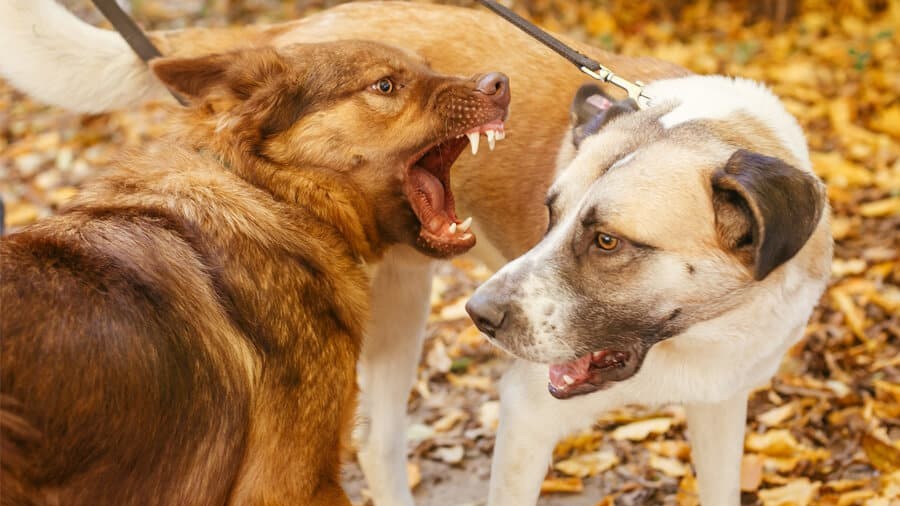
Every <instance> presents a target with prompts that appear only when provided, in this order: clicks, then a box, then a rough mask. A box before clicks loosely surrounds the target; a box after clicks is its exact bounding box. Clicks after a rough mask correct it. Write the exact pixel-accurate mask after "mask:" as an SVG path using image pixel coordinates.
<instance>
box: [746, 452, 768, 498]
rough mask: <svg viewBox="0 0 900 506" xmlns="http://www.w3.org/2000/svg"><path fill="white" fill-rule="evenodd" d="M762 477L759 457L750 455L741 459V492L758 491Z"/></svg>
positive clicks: (761, 462) (761, 465)
mask: <svg viewBox="0 0 900 506" xmlns="http://www.w3.org/2000/svg"><path fill="white" fill-rule="evenodd" d="M762 477H763V461H762V459H761V458H759V455H754V454H752V453H749V454H746V455H744V457H743V458H742V459H741V490H743V491H745V492H755V491H757V490H758V489H759V485H760V484H761V483H762Z"/></svg>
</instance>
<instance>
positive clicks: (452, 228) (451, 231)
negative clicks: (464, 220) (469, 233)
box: [450, 223, 456, 234]
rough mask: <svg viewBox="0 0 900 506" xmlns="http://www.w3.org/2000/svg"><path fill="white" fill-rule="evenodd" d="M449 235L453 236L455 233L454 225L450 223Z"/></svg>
mask: <svg viewBox="0 0 900 506" xmlns="http://www.w3.org/2000/svg"><path fill="white" fill-rule="evenodd" d="M450 233H451V234H455V233H456V223H451V224H450Z"/></svg>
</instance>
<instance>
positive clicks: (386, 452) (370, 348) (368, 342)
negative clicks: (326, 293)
mask: <svg viewBox="0 0 900 506" xmlns="http://www.w3.org/2000/svg"><path fill="white" fill-rule="evenodd" d="M431 275H432V262H430V261H427V260H425V259H424V257H422V256H420V255H418V254H417V253H414V252H412V251H410V250H405V251H404V250H403V249H399V251H398V248H395V249H394V250H392V251H391V252H389V253H388V255H386V256H385V258H384V260H383V261H382V263H381V264H379V266H378V270H377V272H376V273H375V275H374V279H373V280H372V318H371V321H370V323H369V328H368V331H367V333H366V336H365V342H364V344H363V349H362V355H361V357H360V362H359V383H360V389H361V396H360V411H361V415H362V418H363V419H364V420H367V421H368V426H367V427H366V430H364V432H363V433H362V437H361V441H360V445H361V447H360V452H359V462H360V466H362V469H363V473H364V474H365V475H366V481H367V482H368V484H369V490H370V491H371V493H372V499H373V501H374V502H375V504H376V506H412V505H413V498H412V493H411V492H410V490H409V483H408V482H407V477H406V425H407V421H406V401H407V399H408V397H409V391H410V389H411V388H412V383H413V380H414V379H415V373H416V366H417V365H418V363H419V356H420V355H421V351H422V338H423V335H424V328H425V320H426V317H427V315H428V308H429V299H430V295H431Z"/></svg>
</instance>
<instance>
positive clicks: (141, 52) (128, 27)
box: [92, 0, 187, 105]
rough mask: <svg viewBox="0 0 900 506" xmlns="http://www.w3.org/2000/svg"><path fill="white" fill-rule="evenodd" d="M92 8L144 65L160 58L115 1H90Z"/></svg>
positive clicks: (180, 102) (173, 94)
mask: <svg viewBox="0 0 900 506" xmlns="http://www.w3.org/2000/svg"><path fill="white" fill-rule="evenodd" d="M92 1H93V3H94V6H96V7H97V9H98V10H99V11H100V12H102V13H103V16H104V17H106V19H107V20H109V22H110V23H111V24H112V25H113V28H115V29H116V31H117V32H119V34H120V35H121V36H122V38H123V39H125V42H127V43H128V46H129V47H131V49H132V50H133V51H134V52H135V53H136V54H137V55H138V56H139V57H140V58H141V60H143V61H144V63H146V62H149V61H150V60H152V59H153V58H159V57H160V56H162V53H160V52H159V49H156V46H154V45H153V43H152V42H150V39H148V38H147V36H146V35H145V34H144V32H143V31H142V30H141V28H140V27H139V26H138V25H137V23H135V22H134V20H133V19H131V16H129V15H128V14H127V13H126V12H125V11H123V10H122V8H121V7H119V4H117V3H116V0H92ZM169 93H171V94H172V96H173V97H175V100H177V101H178V103H179V104H181V105H187V101H186V100H185V99H184V98H183V97H181V96H180V95H178V94H177V93H175V92H174V91H172V90H169Z"/></svg>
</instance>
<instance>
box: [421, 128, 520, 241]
mask: <svg viewBox="0 0 900 506" xmlns="http://www.w3.org/2000/svg"><path fill="white" fill-rule="evenodd" d="M481 134H484V135H485V136H486V137H487V139H488V144H489V146H490V148H491V149H493V148H494V143H495V142H496V141H497V140H501V139H503V138H504V135H505V134H504V130H503V121H502V120H494V121H490V122H488V123H485V124H483V125H480V126H477V127H474V128H471V129H469V130H466V131H465V132H462V133H459V134H458V135H455V136H452V137H451V138H449V139H447V140H444V141H442V142H440V143H438V144H435V145H433V146H431V147H429V148H427V149H425V150H424V151H423V152H420V153H419V154H418V155H417V156H416V157H415V158H414V159H413V160H414V161H413V162H412V163H410V165H409V169H408V173H407V177H406V182H405V184H404V190H405V191H406V196H407V198H408V199H409V203H410V207H412V210H413V212H414V213H415V214H416V217H417V218H418V219H419V223H420V224H421V227H420V230H419V241H420V242H421V243H422V245H423V246H425V247H426V248H427V249H428V250H430V251H432V252H434V253H435V254H437V255H443V256H449V255H457V254H460V253H464V252H466V251H468V250H469V249H470V248H471V247H472V246H474V245H475V234H473V233H472V231H471V230H470V229H469V227H470V226H471V224H472V219H471V218H467V219H466V220H464V221H462V222H461V221H459V219H458V217H457V216H456V206H455V202H454V199H453V191H452V190H451V189H450V167H451V166H453V162H455V161H456V159H457V158H458V157H459V155H460V153H462V151H463V149H465V147H466V145H467V144H469V145H471V146H472V152H473V153H477V151H478V145H479V139H480V135H481Z"/></svg>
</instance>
